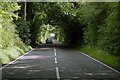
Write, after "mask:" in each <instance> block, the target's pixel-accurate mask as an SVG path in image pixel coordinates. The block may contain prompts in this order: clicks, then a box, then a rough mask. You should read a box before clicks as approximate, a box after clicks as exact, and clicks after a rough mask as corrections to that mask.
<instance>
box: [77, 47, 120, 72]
mask: <svg viewBox="0 0 120 80" xmlns="http://www.w3.org/2000/svg"><path fill="white" fill-rule="evenodd" d="M76 49H77V50H79V51H81V52H83V53H86V54H88V55H89V56H91V57H93V58H95V59H97V60H99V61H101V62H103V63H105V64H107V65H109V66H111V67H113V68H115V69H116V70H118V71H120V56H115V55H111V54H109V53H108V52H105V51H103V50H101V49H100V48H98V47H93V46H82V47H81V46H77V47H76Z"/></svg>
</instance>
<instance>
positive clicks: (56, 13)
mask: <svg viewBox="0 0 120 80" xmlns="http://www.w3.org/2000/svg"><path fill="white" fill-rule="evenodd" d="M0 8H1V9H0V48H1V49H0V50H1V51H2V50H5V49H8V48H9V47H16V48H19V51H20V52H22V51H23V50H21V49H26V50H24V51H27V50H28V49H30V48H31V47H30V46H32V47H35V46H37V45H39V44H41V43H42V42H44V41H45V40H46V38H48V37H50V34H51V33H55V37H56V39H57V40H58V41H60V42H62V43H67V44H73V45H74V44H77V45H91V46H98V47H100V48H101V49H102V50H104V51H108V52H109V53H111V54H115V55H116V54H117V55H118V54H120V16H119V14H120V3H118V2H114V3H109V2H101V3H97V2H94V3H92V2H91V3H86V2H84V3H83V2H66V3H65V2H63V3H59V2H44V3H43V2H27V3H26V9H25V3H24V2H10V3H6V2H1V3H0ZM25 12H26V13H25ZM28 46H29V48H28ZM2 52H4V51H2ZM11 54H12V53H11ZM11 54H10V55H9V56H11ZM18 54H19V53H18ZM2 55H5V54H2ZM16 56H17V55H16ZM16 56H13V58H14V57H16Z"/></svg>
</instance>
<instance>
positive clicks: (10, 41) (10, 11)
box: [0, 2, 31, 64]
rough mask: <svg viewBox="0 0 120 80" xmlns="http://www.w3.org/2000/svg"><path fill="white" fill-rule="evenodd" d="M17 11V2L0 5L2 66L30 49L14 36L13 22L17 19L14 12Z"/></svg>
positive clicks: (0, 58)
mask: <svg viewBox="0 0 120 80" xmlns="http://www.w3.org/2000/svg"><path fill="white" fill-rule="evenodd" d="M19 9H20V6H19V5H18V3H17V2H1V3H0V60H1V61H2V63H3V64H6V63H8V62H9V61H10V60H13V59H15V58H17V57H19V56H20V55H21V54H23V53H24V52H26V51H28V50H30V49H31V48H30V47H29V46H28V45H25V44H24V43H23V42H22V41H21V39H20V38H19V35H18V34H16V33H17V32H18V31H17V30H16V28H18V26H16V25H15V23H14V22H13V20H15V19H17V18H18V17H19V16H18V15H17V13H16V12H15V11H17V10H19ZM20 25H22V24H20ZM25 29H26V27H25ZM28 32H29V31H28Z"/></svg>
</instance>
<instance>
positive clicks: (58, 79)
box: [56, 67, 60, 80]
mask: <svg viewBox="0 0 120 80" xmlns="http://www.w3.org/2000/svg"><path fill="white" fill-rule="evenodd" d="M56 76H57V80H60V74H59V68H58V67H56Z"/></svg>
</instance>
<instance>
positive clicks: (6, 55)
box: [0, 45, 32, 64]
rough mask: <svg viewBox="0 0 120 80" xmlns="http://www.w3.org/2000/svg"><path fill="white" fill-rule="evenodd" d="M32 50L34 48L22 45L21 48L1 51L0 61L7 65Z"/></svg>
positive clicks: (14, 47)
mask: <svg viewBox="0 0 120 80" xmlns="http://www.w3.org/2000/svg"><path fill="white" fill-rule="evenodd" d="M30 49H32V47H30V46H27V45H22V46H20V47H18V46H13V47H8V48H6V49H0V61H1V63H2V64H7V63H8V62H10V61H12V60H14V59H16V58H17V57H19V56H21V55H22V54H24V53H25V52H27V51H29V50H30Z"/></svg>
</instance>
